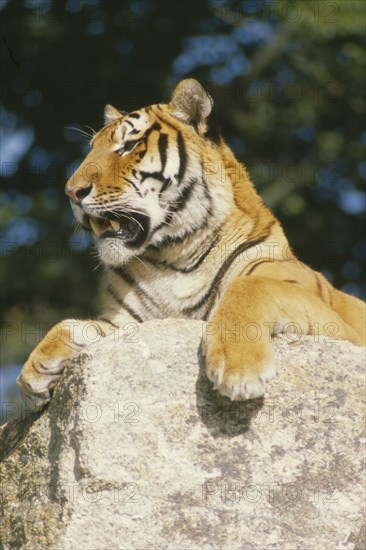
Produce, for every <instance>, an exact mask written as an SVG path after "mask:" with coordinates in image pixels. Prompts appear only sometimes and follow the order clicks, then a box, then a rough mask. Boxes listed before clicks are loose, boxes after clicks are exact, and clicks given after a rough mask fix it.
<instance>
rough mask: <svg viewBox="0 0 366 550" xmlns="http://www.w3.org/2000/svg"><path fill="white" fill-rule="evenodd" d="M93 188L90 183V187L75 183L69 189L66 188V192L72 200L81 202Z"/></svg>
mask: <svg viewBox="0 0 366 550" xmlns="http://www.w3.org/2000/svg"><path fill="white" fill-rule="evenodd" d="M92 188H93V186H92V185H89V186H88V187H79V186H78V185H75V186H74V187H70V188H69V189H67V188H66V189H65V193H66V195H67V196H68V197H70V199H71V200H72V201H74V202H76V203H79V202H81V201H82V200H83V199H85V197H87V196H88V195H89V193H90V191H91V190H92Z"/></svg>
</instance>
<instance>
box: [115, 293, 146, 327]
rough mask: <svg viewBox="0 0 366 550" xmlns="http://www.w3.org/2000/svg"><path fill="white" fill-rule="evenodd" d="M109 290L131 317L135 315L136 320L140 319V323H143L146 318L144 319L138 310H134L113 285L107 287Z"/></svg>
mask: <svg viewBox="0 0 366 550" xmlns="http://www.w3.org/2000/svg"><path fill="white" fill-rule="evenodd" d="M107 292H109V294H110V295H111V296H112V298H114V300H115V301H116V302H117V304H119V305H120V306H122V307H123V308H124V309H125V310H126V311H127V312H128V313H129V314H130V315H131V317H133V318H134V319H136V321H138V322H139V323H143V322H144V320H143V319H142V317H140V315H138V313H136V311H134V310H133V309H132V308H131V307H130V306H128V305H127V304H126V303H125V302H124V301H123V300H122V298H120V297H119V296H118V295H117V294H116V292H115V291H114V290H113V289H112V287H111V286H109V287H108V288H107Z"/></svg>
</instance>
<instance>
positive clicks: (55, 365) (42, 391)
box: [17, 350, 66, 411]
mask: <svg viewBox="0 0 366 550" xmlns="http://www.w3.org/2000/svg"><path fill="white" fill-rule="evenodd" d="M65 364H66V361H65V360H64V359H63V358H56V357H51V358H46V357H44V356H42V355H41V354H37V350H35V351H34V352H33V353H32V354H31V355H30V357H29V359H28V361H27V362H26V363H25V364H24V366H23V368H22V371H21V373H20V375H19V376H18V378H17V383H18V387H19V389H20V392H21V394H22V398H23V400H24V401H25V403H26V405H27V407H28V408H29V409H31V410H32V411H40V410H41V409H43V407H45V405H47V403H48V402H49V400H50V399H51V395H52V392H53V389H54V388H55V386H56V384H57V382H58V381H59V379H60V378H61V375H62V372H63V370H64V368H65Z"/></svg>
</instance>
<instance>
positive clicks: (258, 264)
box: [244, 260, 274, 277]
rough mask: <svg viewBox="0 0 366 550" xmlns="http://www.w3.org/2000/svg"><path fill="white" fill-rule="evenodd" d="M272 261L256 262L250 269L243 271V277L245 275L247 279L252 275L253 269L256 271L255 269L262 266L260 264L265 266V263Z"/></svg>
mask: <svg viewBox="0 0 366 550" xmlns="http://www.w3.org/2000/svg"><path fill="white" fill-rule="evenodd" d="M273 261H274V260H261V261H260V262H257V263H256V264H254V265H252V266H251V268H250V269H249V270H248V271H247V272H245V271H244V275H245V276H246V277H248V275H251V274H252V273H253V271H254V270H255V269H257V267H259V266H260V265H262V264H267V263H269V262H273Z"/></svg>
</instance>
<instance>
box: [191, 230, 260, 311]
mask: <svg viewBox="0 0 366 550" xmlns="http://www.w3.org/2000/svg"><path fill="white" fill-rule="evenodd" d="M266 238H267V236H266V237H263V238H262V239H258V240H256V241H250V242H245V243H242V244H241V245H239V246H238V247H237V249H236V250H234V252H233V253H232V254H230V256H229V257H228V258H226V260H225V262H224V263H223V264H222V266H221V267H220V269H219V271H218V272H217V273H216V275H215V278H214V280H213V282H212V284H211V286H210V288H209V289H208V291H207V292H206V294H205V295H204V296H203V297H202V298H201V300H200V301H199V302H198V303H197V304H196V305H194V306H192V307H189V308H186V309H185V310H183V313H186V314H190V313H193V312H194V311H197V309H200V308H201V307H202V306H204V305H205V304H206V302H209V305H208V309H207V311H206V313H205V315H204V316H203V320H204V321H206V320H207V317H208V315H209V313H210V311H211V309H212V306H213V304H214V302H215V299H216V294H217V291H218V289H219V284H220V281H221V279H222V278H223V276H224V275H225V273H226V271H227V270H228V269H229V267H230V266H231V264H232V263H233V261H234V260H235V258H237V257H238V256H239V255H240V254H241V253H242V252H244V251H245V250H248V249H249V248H252V247H253V246H258V245H259V244H261V243H262V242H263V241H264V240H265V239H266Z"/></svg>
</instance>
